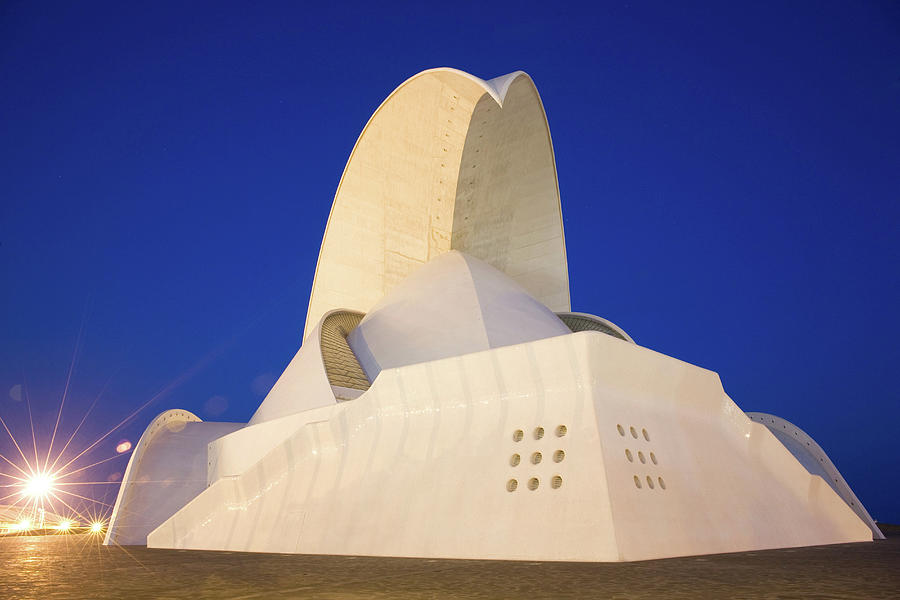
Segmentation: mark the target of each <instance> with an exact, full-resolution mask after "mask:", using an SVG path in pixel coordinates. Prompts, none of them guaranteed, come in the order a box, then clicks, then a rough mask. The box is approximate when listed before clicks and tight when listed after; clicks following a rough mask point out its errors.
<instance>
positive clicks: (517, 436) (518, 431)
mask: <svg viewBox="0 0 900 600" xmlns="http://www.w3.org/2000/svg"><path fill="white" fill-rule="evenodd" d="M523 437H525V432H524V431H522V430H521V429H516V430H515V431H513V441H514V442H521V441H522V438H523Z"/></svg>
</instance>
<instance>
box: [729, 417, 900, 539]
mask: <svg viewBox="0 0 900 600" xmlns="http://www.w3.org/2000/svg"><path fill="white" fill-rule="evenodd" d="M746 414H747V416H748V417H750V419H751V420H753V421H756V422H757V423H762V424H763V425H765V426H766V427H768V428H769V431H771V432H772V433H773V434H775V437H776V438H778V441H780V442H781V443H782V444H784V446H785V448H787V449H788V450H790V452H791V454H793V455H794V458H796V459H797V460H798V461H800V464H801V465H803V466H804V467H805V468H806V470H807V471H809V472H810V473H812V474H813V475H819V476H821V477H822V479H824V480H825V481H827V482H828V485H830V486H831V489H833V490H834V491H835V492H836V493H837V495H838V496H840V497H841V500H843V501H844V502H846V503H847V506H849V507H850V508H851V509H853V512H855V513H856V514H857V516H859V518H860V519H862V520H863V522H864V523H865V524H866V525H868V526H869V529H871V530H872V537H873V538H875V539H877V540H883V539H884V534H883V533H881V530H880V529H878V525H876V524H875V520H874V519H872V517H871V515H869V512H868V511H867V510H866V508H865V507H864V506H863V504H862V502H860V501H859V498H857V497H856V494H854V493H853V490H852V489H850V486H849V485H848V484H847V482H846V480H844V477H843V476H842V475H841V473H840V471H838V469H837V467H836V466H834V463H833V462H831V459H830V458H828V455H827V454H826V453H825V450H823V449H822V447H821V446H819V444H817V443H816V441H815V440H814V439H812V437H811V436H810V435H809V434H808V433H806V432H805V431H803V430H802V429H800V428H799V427H797V426H796V425H794V424H793V423H791V422H790V421H787V420H785V419H782V418H781V417H776V416H775V415H770V414H767V413H759V412H748V413H746Z"/></svg>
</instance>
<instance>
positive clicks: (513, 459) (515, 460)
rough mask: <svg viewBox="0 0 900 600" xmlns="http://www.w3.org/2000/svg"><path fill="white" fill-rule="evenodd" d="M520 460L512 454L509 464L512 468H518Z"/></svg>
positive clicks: (516, 455)
mask: <svg viewBox="0 0 900 600" xmlns="http://www.w3.org/2000/svg"><path fill="white" fill-rule="evenodd" d="M521 460H522V458H521V457H520V456H519V455H518V454H513V455H512V456H511V457H510V459H509V464H510V465H512V466H514V467H517V466H519V462H520V461H521Z"/></svg>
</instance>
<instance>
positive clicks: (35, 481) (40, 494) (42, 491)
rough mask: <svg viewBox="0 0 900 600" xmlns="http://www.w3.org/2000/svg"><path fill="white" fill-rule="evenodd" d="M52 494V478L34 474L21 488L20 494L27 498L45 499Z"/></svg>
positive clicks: (44, 474)
mask: <svg viewBox="0 0 900 600" xmlns="http://www.w3.org/2000/svg"><path fill="white" fill-rule="evenodd" d="M52 492H53V478H52V477H50V476H49V475H47V474H46V473H36V474H34V475H32V476H31V477H29V478H28V480H27V481H26V482H25V485H24V487H23V488H22V494H24V495H25V496H28V497H29V498H36V499H40V498H46V497H47V496H48V495H49V494H50V493H52Z"/></svg>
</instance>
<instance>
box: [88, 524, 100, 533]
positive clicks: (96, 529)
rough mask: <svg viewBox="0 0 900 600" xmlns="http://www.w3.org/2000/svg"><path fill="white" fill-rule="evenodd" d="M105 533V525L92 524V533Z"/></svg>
mask: <svg viewBox="0 0 900 600" xmlns="http://www.w3.org/2000/svg"><path fill="white" fill-rule="evenodd" d="M101 531H103V523H91V533H100V532H101Z"/></svg>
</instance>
